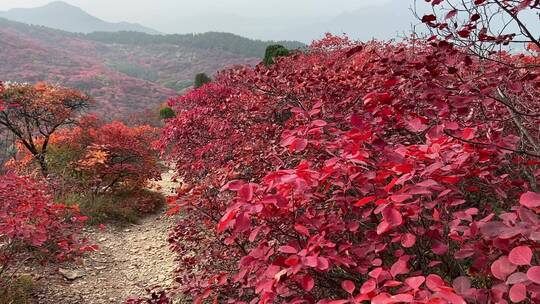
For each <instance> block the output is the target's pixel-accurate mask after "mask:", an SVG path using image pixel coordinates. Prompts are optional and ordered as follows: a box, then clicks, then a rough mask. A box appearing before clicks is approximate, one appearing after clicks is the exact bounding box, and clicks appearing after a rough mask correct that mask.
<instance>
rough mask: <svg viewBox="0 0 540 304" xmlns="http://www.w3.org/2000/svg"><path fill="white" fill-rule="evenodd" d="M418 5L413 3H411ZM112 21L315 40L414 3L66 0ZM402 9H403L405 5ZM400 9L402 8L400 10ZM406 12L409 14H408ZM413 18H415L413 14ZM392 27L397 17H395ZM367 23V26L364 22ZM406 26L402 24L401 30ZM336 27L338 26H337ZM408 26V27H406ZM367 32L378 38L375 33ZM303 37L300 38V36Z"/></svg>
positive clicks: (18, 0) (24, 1)
mask: <svg viewBox="0 0 540 304" xmlns="http://www.w3.org/2000/svg"><path fill="white" fill-rule="evenodd" d="M51 1H52V0H0V10H7V9H10V8H16V7H35V6H41V5H44V4H47V3H49V2H51ZM411 1H412V0H411ZM65 2H68V3H70V4H73V5H75V6H78V7H80V8H82V9H84V10H85V11H87V12H88V13H90V14H92V15H94V16H96V17H99V18H101V19H104V20H106V21H113V22H118V21H128V22H137V23H141V24H142V25H145V26H148V27H151V28H154V29H156V30H158V31H161V32H165V33H185V32H204V31H210V30H220V31H228V32H235V33H238V34H243V35H246V36H250V37H252V38H261V39H281V38H283V39H292V38H294V39H300V40H309V39H313V38H316V37H312V36H313V35H315V34H313V35H312V34H310V33H308V32H309V31H310V29H311V28H312V29H313V32H316V33H317V34H322V33H321V31H324V30H329V31H338V32H350V31H352V30H351V29H348V28H347V26H345V25H335V27H336V28H330V27H331V25H330V24H331V23H332V18H336V17H338V16H341V15H342V14H349V13H351V12H356V11H358V10H362V9H364V8H373V7H375V8H377V7H384V8H386V9H387V10H388V9H389V8H391V7H393V6H394V4H395V3H399V4H400V5H401V6H402V4H403V3H405V2H410V1H409V0H270V1H268V0H265V1H263V0H65ZM400 5H398V6H400ZM395 10H396V11H397V10H398V9H397V8H396V9H395ZM401 13H403V14H408V12H407V11H406V10H402V12H401ZM407 17H409V16H407ZM389 18H390V19H392V18H394V20H388V21H389V22H390V23H392V22H395V21H396V20H395V16H393V17H389ZM359 25H361V23H360V24H359ZM402 25H403V24H402V23H401V24H399V22H397V23H396V29H397V28H400V27H401V26H402ZM332 26H334V24H332ZM401 28H402V27H401ZM370 30H371V32H370V31H369V30H366V28H364V29H363V31H364V32H366V33H368V32H369V33H370V34H369V35H370V36H377V34H378V33H377V32H376V30H375V29H373V28H372V29H370ZM295 33H297V34H295Z"/></svg>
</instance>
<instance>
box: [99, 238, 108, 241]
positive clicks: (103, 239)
mask: <svg viewBox="0 0 540 304" xmlns="http://www.w3.org/2000/svg"><path fill="white" fill-rule="evenodd" d="M106 240H107V238H106V237H102V238H100V239H99V240H98V241H99V242H105V241H106Z"/></svg>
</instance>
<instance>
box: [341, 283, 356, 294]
mask: <svg viewBox="0 0 540 304" xmlns="http://www.w3.org/2000/svg"><path fill="white" fill-rule="evenodd" d="M341 288H343V290H345V291H346V292H348V293H349V294H352V293H353V292H354V289H355V288H356V287H355V286H354V283H353V282H352V281H349V280H345V281H342V282H341Z"/></svg>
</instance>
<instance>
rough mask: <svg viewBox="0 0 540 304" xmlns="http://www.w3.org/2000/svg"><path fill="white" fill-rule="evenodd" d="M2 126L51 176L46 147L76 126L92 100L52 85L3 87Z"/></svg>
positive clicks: (1, 104)
mask: <svg viewBox="0 0 540 304" xmlns="http://www.w3.org/2000/svg"><path fill="white" fill-rule="evenodd" d="M0 88H1V89H0V100H1V101H2V102H0V126H3V127H4V128H5V129H7V130H8V131H9V132H10V133H12V134H14V135H15V137H16V139H17V140H18V141H19V142H20V143H21V145H22V146H23V147H24V148H25V149H26V150H27V151H28V152H29V153H30V154H31V155H32V156H33V158H34V159H35V160H36V161H37V162H38V164H39V167H40V170H41V173H42V174H43V176H47V175H48V167H47V163H46V154H47V148H48V146H49V142H50V138H51V136H52V135H53V134H54V133H55V132H57V131H58V130H59V129H61V128H62V127H64V126H67V125H70V124H73V123H74V122H75V118H76V117H77V115H78V113H79V112H80V111H81V110H83V109H85V108H87V107H88V105H89V97H88V96H86V95H84V94H82V93H81V92H79V91H76V90H73V89H68V88H63V87H59V86H56V85H49V84H43V83H40V84H36V85H30V84H17V83H9V84H1V83H0Z"/></svg>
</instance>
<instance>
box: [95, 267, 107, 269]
mask: <svg viewBox="0 0 540 304" xmlns="http://www.w3.org/2000/svg"><path fill="white" fill-rule="evenodd" d="M95 268H96V270H103V269H107V266H96V267H95Z"/></svg>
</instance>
